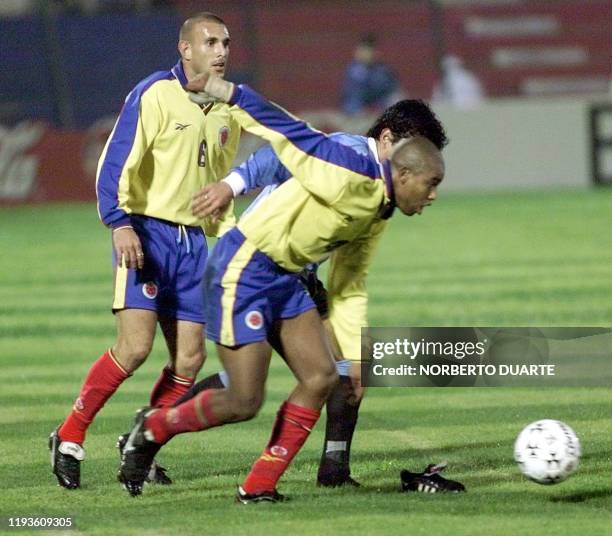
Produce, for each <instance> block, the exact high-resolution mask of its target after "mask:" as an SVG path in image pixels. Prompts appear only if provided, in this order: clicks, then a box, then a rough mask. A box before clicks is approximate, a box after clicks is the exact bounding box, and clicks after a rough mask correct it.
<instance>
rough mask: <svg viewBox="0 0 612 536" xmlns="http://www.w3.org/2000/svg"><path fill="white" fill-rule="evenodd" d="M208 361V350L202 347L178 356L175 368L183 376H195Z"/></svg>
mask: <svg viewBox="0 0 612 536" xmlns="http://www.w3.org/2000/svg"><path fill="white" fill-rule="evenodd" d="M204 361H206V351H205V350H204V349H203V348H202V349H198V350H194V351H191V352H182V353H179V354H177V356H176V364H175V370H176V372H177V374H180V375H181V376H187V377H188V378H195V377H196V376H197V375H198V372H200V369H201V368H202V365H203V364H204Z"/></svg>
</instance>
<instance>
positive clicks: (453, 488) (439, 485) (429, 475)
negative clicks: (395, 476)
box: [400, 462, 465, 493]
mask: <svg viewBox="0 0 612 536" xmlns="http://www.w3.org/2000/svg"><path fill="white" fill-rule="evenodd" d="M445 467H446V463H445V462H444V463H440V464H437V465H436V464H433V463H432V464H430V465H428V466H427V468H426V469H425V471H423V472H422V473H411V472H410V471H408V470H406V469H404V470H403V471H402V472H401V473H400V480H401V482H402V491H418V492H421V493H460V492H463V491H465V486H464V485H463V484H462V483H461V482H457V481H456V480H448V479H446V478H444V477H443V476H441V475H440V472H441V471H442V470H443V469H444V468H445Z"/></svg>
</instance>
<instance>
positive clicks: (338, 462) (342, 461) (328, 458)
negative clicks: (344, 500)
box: [317, 451, 361, 488]
mask: <svg viewBox="0 0 612 536" xmlns="http://www.w3.org/2000/svg"><path fill="white" fill-rule="evenodd" d="M317 486H322V487H326V488H338V487H341V486H352V487H354V488H358V487H360V486H361V484H360V483H359V482H357V481H356V480H354V479H353V478H351V469H350V467H349V458H348V453H347V452H346V451H332V452H326V453H325V454H324V455H323V457H322V458H321V464H320V465H319V471H318V473H317Z"/></svg>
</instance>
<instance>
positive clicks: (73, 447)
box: [49, 429, 85, 489]
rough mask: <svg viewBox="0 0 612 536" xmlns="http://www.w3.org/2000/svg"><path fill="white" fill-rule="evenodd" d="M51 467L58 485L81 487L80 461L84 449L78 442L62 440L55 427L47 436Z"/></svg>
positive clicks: (83, 455)
mask: <svg viewBox="0 0 612 536" xmlns="http://www.w3.org/2000/svg"><path fill="white" fill-rule="evenodd" d="M49 451H50V452H51V467H52V468H53V474H54V475H55V476H56V477H57V482H58V484H59V485H60V486H62V487H64V488H66V489H77V488H80V487H81V462H82V461H83V460H84V459H85V450H83V447H82V446H81V445H79V444H78V443H73V442H72V441H62V440H61V439H60V437H59V435H58V433H57V429H56V430H54V431H53V433H52V434H51V435H50V436H49Z"/></svg>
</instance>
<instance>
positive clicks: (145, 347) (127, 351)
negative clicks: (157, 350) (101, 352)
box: [113, 340, 152, 372]
mask: <svg viewBox="0 0 612 536" xmlns="http://www.w3.org/2000/svg"><path fill="white" fill-rule="evenodd" d="M151 348H152V341H151V342H149V341H145V340H137V341H136V340H121V341H118V342H117V344H116V345H115V346H114V348H113V353H114V355H115V358H116V359H117V361H118V362H119V364H120V365H121V366H123V368H125V369H126V370H127V371H128V372H132V371H134V370H136V369H137V368H138V367H139V366H140V365H142V364H143V363H144V362H145V361H146V359H147V357H148V356H149V354H150V353H151Z"/></svg>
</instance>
